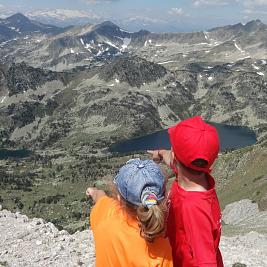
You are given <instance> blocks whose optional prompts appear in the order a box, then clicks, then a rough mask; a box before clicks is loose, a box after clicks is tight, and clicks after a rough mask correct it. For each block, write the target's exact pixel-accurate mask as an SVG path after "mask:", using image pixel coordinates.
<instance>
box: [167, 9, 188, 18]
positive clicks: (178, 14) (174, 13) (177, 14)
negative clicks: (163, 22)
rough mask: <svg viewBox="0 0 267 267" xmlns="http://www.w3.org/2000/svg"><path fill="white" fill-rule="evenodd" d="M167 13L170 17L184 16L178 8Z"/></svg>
mask: <svg viewBox="0 0 267 267" xmlns="http://www.w3.org/2000/svg"><path fill="white" fill-rule="evenodd" d="M168 13H169V14H170V15H174V16H179V17H180V16H184V15H185V13H184V11H183V9H182V8H178V7H173V8H171V9H170V10H169V12H168Z"/></svg>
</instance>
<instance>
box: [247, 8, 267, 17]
mask: <svg viewBox="0 0 267 267" xmlns="http://www.w3.org/2000/svg"><path fill="white" fill-rule="evenodd" d="M243 13H244V14H247V15H253V16H255V15H267V10H255V9H245V10H244V11H243Z"/></svg>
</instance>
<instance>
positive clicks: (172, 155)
mask: <svg viewBox="0 0 267 267" xmlns="http://www.w3.org/2000/svg"><path fill="white" fill-rule="evenodd" d="M174 160H175V155H174V152H173V151H172V150H171V161H172V163H174Z"/></svg>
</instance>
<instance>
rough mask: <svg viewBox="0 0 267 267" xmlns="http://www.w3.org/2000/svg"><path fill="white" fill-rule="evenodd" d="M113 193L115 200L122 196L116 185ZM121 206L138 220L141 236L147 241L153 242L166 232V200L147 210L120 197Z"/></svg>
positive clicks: (113, 187)
mask: <svg viewBox="0 0 267 267" xmlns="http://www.w3.org/2000/svg"><path fill="white" fill-rule="evenodd" d="M112 192H113V194H112V196H113V198H116V196H117V195H120V193H119V192H118V190H117V188H116V187H115V186H114V185H113V186H112ZM120 205H121V207H122V208H123V209H124V211H125V212H126V214H127V215H128V216H130V217H132V218H134V219H137V221H138V225H139V227H140V236H141V237H143V238H144V239H145V240H146V241H148V242H153V241H154V239H155V238H156V237H158V236H160V235H161V234H162V233H163V232H164V230H165V226H166V220H165V218H166V215H167V203H166V200H165V199H163V200H162V201H160V202H158V204H157V205H153V206H151V207H149V208H147V207H145V206H143V205H141V206H136V205H133V204H131V203H129V202H127V201H126V200H125V199H124V198H123V197H122V196H121V195H120Z"/></svg>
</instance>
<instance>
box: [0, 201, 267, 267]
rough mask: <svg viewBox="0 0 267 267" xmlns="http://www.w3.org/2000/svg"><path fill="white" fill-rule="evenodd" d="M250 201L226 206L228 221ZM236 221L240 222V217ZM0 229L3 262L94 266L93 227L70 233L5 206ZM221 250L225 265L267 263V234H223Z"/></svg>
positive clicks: (0, 259)
mask: <svg viewBox="0 0 267 267" xmlns="http://www.w3.org/2000/svg"><path fill="white" fill-rule="evenodd" d="M248 202H249V201H247V200H246V201H243V202H238V203H237V204H236V205H232V206H230V207H229V206H228V208H227V207H226V211H225V212H224V215H225V216H226V217H227V219H226V221H227V223H230V221H231V220H233V218H235V216H232V215H231V214H233V213H235V214H236V212H234V211H236V210H239V211H240V210H243V209H244V207H249V209H251V207H252V206H251V204H252V203H248ZM244 203H245V205H243V204H244ZM254 211H255V209H254ZM241 213H242V212H241ZM250 215H251V214H250ZM261 215H264V216H263V217H265V215H266V214H265V213H264V214H263V213H261ZM254 216H255V214H254ZM249 217H250V216H249ZM259 217H260V216H258V218H259ZM233 221H234V223H235V224H237V221H236V220H233ZM242 224H244V216H243V220H242ZM0 233H1V238H0V266H9V267H13V266H14V267H16V266H25V267H27V266H29V267H30V266H35V267H39V266H40V267H41V266H45V267H49V266H51V267H52V266H53V267H63V266H70V267H75V266H87V267H93V266H94V262H95V254H94V243H93V236H92V232H91V231H90V230H86V231H83V232H76V233H75V234H73V235H70V234H68V233H67V232H66V231H64V230H63V231H59V230H58V229H57V228H56V227H55V226H54V225H53V224H52V223H49V222H45V221H44V220H42V219H37V218H34V219H29V218H28V217H27V216H25V215H21V214H20V213H11V212H9V211H7V210H2V211H0ZM221 251H222V254H223V258H224V263H225V267H233V266H234V267H237V266H242V267H246V266H247V267H248V266H249V267H264V266H267V254H266V251H267V235H266V234H260V233H257V232H255V231H250V232H248V233H243V234H238V235H234V236H223V237H222V239H221Z"/></svg>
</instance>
